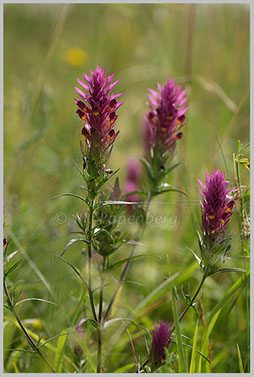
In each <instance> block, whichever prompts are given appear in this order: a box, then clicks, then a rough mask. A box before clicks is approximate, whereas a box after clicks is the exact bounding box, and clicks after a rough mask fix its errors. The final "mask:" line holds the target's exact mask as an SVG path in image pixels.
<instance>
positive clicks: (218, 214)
mask: <svg viewBox="0 0 254 377" xmlns="http://www.w3.org/2000/svg"><path fill="white" fill-rule="evenodd" d="M198 182H199V184H200V185H201V187H202V189H203V191H202V190H200V189H199V191H200V193H201V195H202V197H203V200H202V201H200V203H201V208H202V232H203V233H204V234H205V235H208V236H209V237H210V238H217V237H218V236H220V235H223V233H224V232H225V230H226V227H227V225H228V223H229V220H230V217H231V216H232V213H233V207H234V205H235V202H234V200H232V198H231V197H230V195H229V192H231V191H232V189H230V188H228V185H229V181H226V180H225V174H224V173H220V171H219V170H217V171H216V172H215V171H214V170H212V173H211V176H210V177H209V174H208V173H207V172H206V182H205V184H204V183H202V182H201V181H200V180H198Z"/></svg>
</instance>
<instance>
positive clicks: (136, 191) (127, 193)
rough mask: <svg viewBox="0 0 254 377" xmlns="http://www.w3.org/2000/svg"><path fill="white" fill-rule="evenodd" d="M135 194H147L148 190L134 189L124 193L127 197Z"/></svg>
mask: <svg viewBox="0 0 254 377" xmlns="http://www.w3.org/2000/svg"><path fill="white" fill-rule="evenodd" d="M135 194H136V195H142V196H147V192H144V191H140V190H134V191H130V192H126V193H125V194H123V197H124V198H126V197H127V196H130V195H135Z"/></svg>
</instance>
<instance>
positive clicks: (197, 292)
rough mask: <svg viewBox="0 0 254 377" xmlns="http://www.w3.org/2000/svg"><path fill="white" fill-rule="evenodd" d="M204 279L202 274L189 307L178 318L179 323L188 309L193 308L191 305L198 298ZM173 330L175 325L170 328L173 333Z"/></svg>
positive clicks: (205, 276)
mask: <svg viewBox="0 0 254 377" xmlns="http://www.w3.org/2000/svg"><path fill="white" fill-rule="evenodd" d="M206 278H207V275H206V274H204V275H203V277H202V280H201V281H200V283H199V286H198V288H197V290H196V292H195V293H194V296H193V297H192V299H191V302H190V305H188V306H186V308H185V309H184V311H183V312H182V314H181V315H180V317H179V322H180V321H181V320H182V319H183V317H184V316H185V314H186V313H187V312H188V310H189V309H190V307H192V306H193V303H194V301H195V299H196V298H197V296H198V294H199V292H200V290H201V288H202V286H203V284H204V282H205V280H206ZM174 330H175V325H174V326H173V327H172V332H173V331H174Z"/></svg>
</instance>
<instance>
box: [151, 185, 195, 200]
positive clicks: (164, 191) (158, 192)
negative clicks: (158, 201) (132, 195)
mask: <svg viewBox="0 0 254 377" xmlns="http://www.w3.org/2000/svg"><path fill="white" fill-rule="evenodd" d="M171 191H174V192H179V194H183V195H185V196H187V198H189V197H190V196H189V195H188V194H187V193H186V192H185V191H182V190H178V189H176V188H173V187H171V188H168V189H162V190H161V191H157V192H154V193H153V196H157V195H160V194H165V193H166V192H171Z"/></svg>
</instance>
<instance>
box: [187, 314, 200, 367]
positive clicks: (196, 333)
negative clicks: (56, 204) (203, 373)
mask: <svg viewBox="0 0 254 377" xmlns="http://www.w3.org/2000/svg"><path fill="white" fill-rule="evenodd" d="M198 322H199V319H198V320H197V323H196V328H195V332H194V337H193V349H192V354H191V363H190V372H189V373H195V369H196V349H197V341H198Z"/></svg>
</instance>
